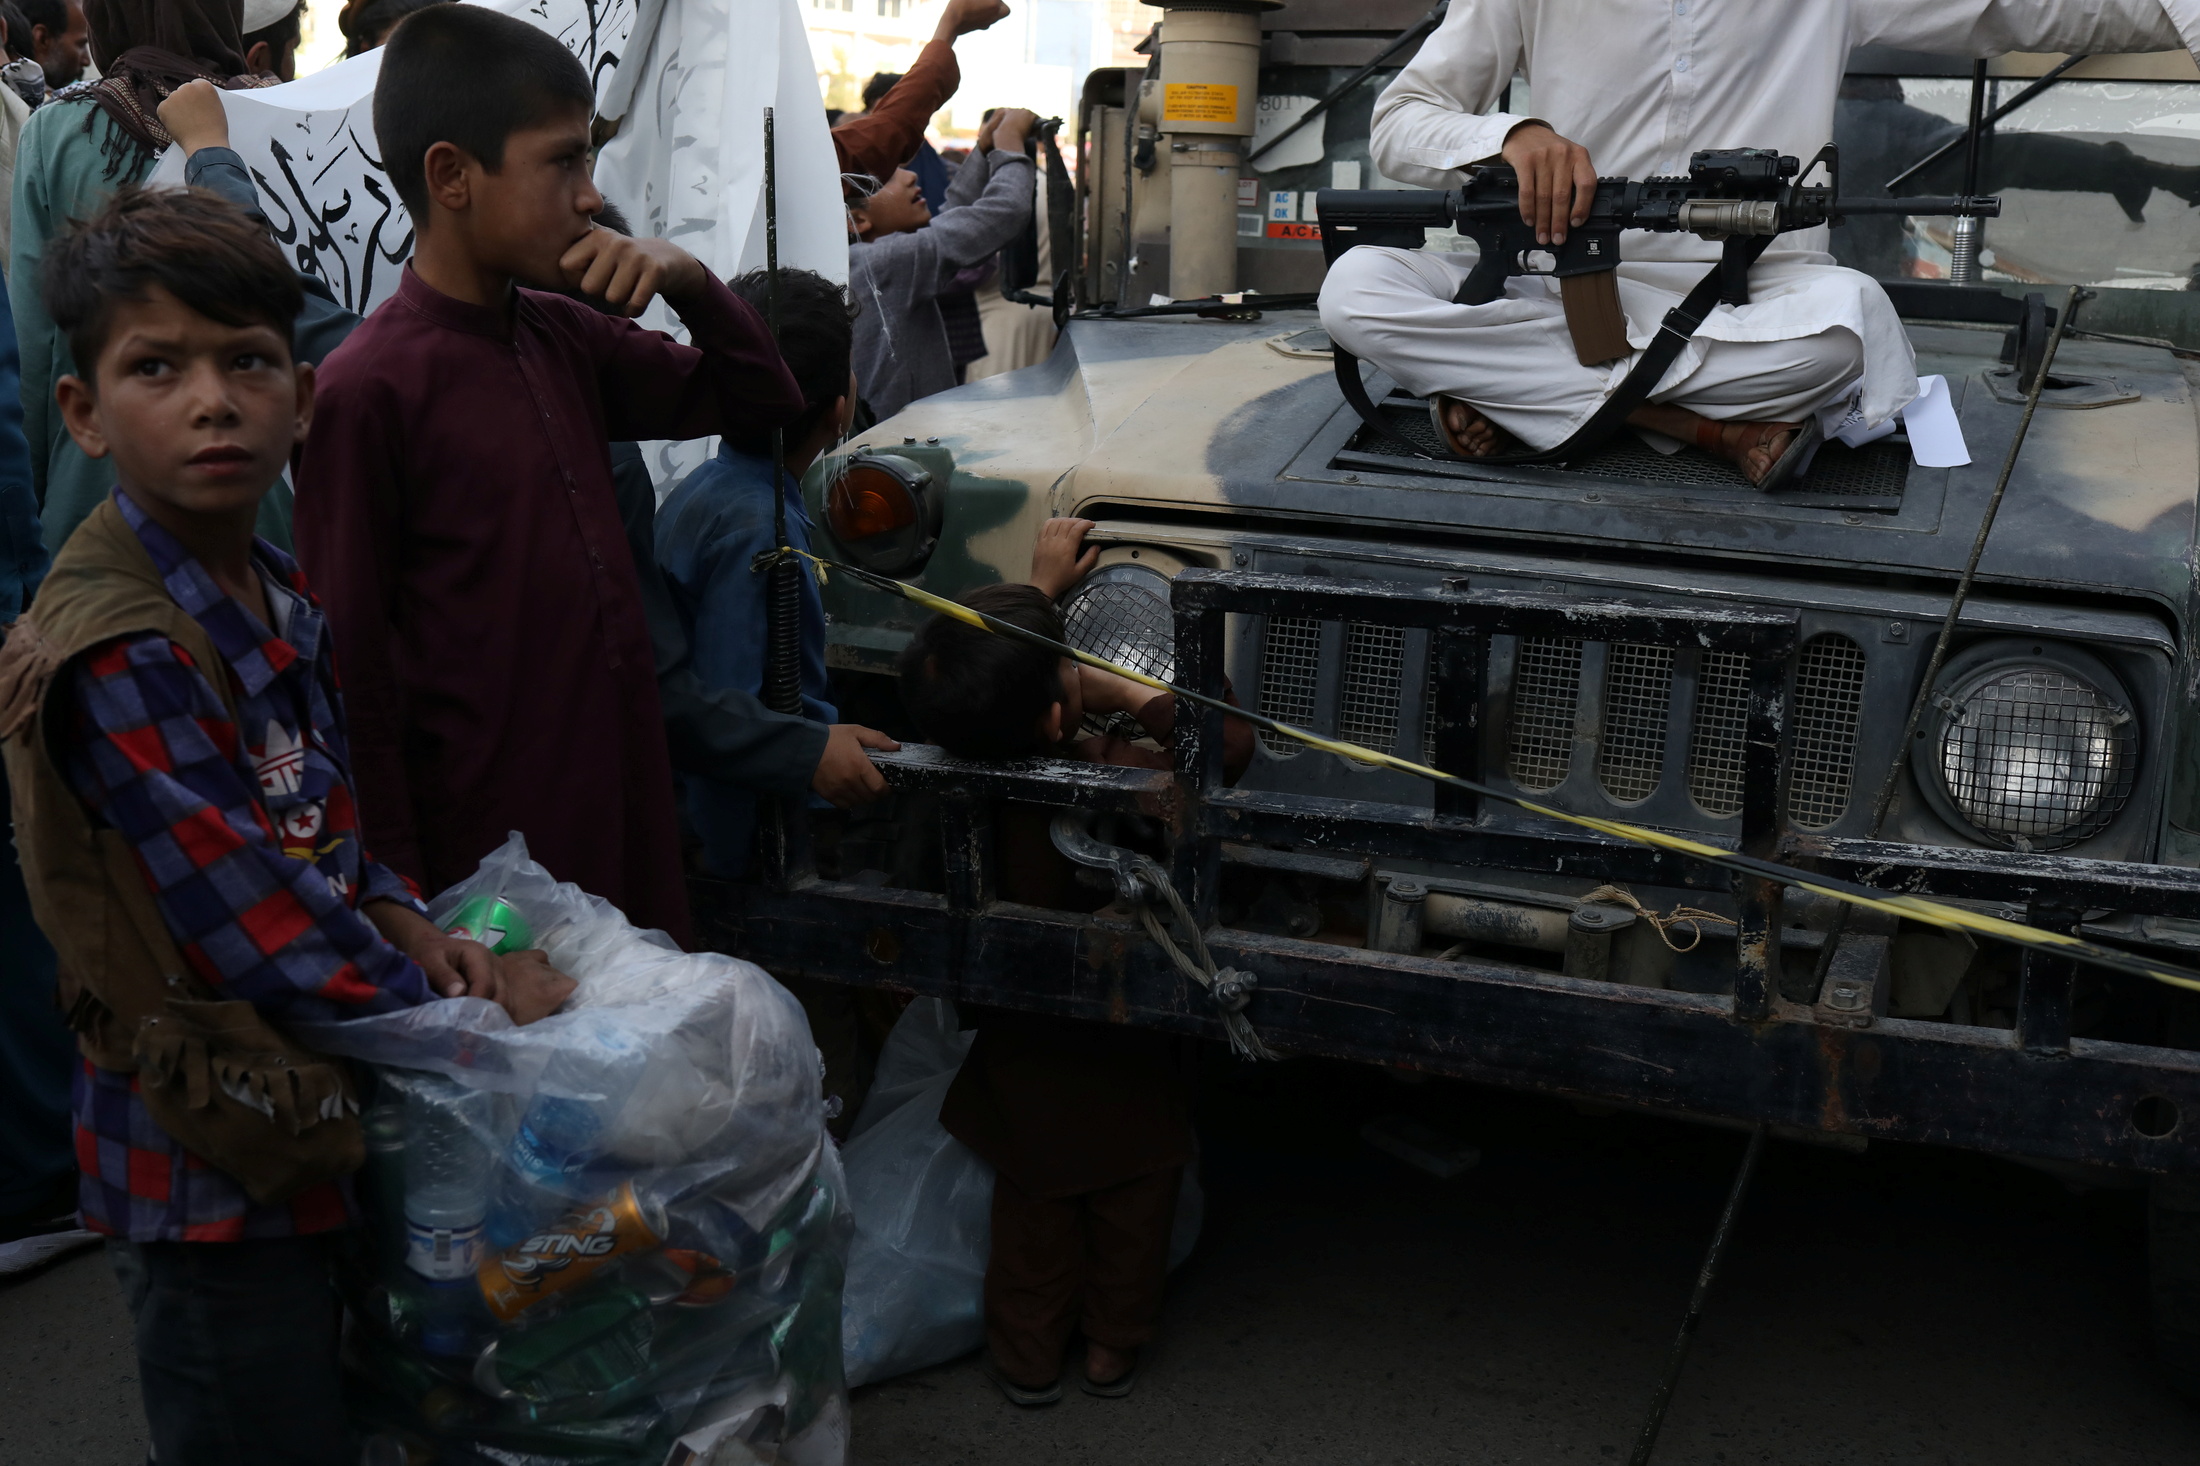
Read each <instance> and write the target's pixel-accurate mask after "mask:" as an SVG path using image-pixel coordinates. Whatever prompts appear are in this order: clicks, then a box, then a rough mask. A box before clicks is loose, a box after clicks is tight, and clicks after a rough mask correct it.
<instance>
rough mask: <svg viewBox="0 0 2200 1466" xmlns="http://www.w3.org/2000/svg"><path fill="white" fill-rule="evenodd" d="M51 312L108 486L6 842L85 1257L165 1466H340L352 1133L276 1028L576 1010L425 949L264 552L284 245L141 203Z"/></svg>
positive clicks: (479, 961) (342, 1080) (118, 219)
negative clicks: (59, 1041) (53, 955)
mask: <svg viewBox="0 0 2200 1466" xmlns="http://www.w3.org/2000/svg"><path fill="white" fill-rule="evenodd" d="M44 292H45V301H46V305H47V309H48V311H49V313H50V314H51V315H52V317H53V319H54V321H55V322H56V323H57V324H58V325H59V326H60V328H61V329H62V330H63V331H65V332H66V333H67V334H68V336H69V340H70V346H71V349H72V351H73V352H74V354H75V360H76V361H77V362H78V363H79V364H80V366H81V367H82V369H83V373H84V374H83V375H82V376H81V377H79V376H65V377H63V378H62V379H61V381H60V382H59V383H58V384H57V390H56V398H57V400H58V405H59V409H60V412H61V414H62V417H63V419H64V420H65V422H66V423H67V426H68V430H69V433H70V435H71V436H72V437H73V438H74V439H75V441H76V443H77V445H78V446H79V447H80V448H82V449H83V451H84V452H85V453H86V454H88V455H90V456H91V457H92V458H95V459H99V458H106V459H110V460H112V462H113V465H114V471H115V477H116V480H117V487H116V488H115V489H114V490H113V491H112V492H111V493H110V494H109V496H108V497H107V498H106V499H105V500H104V501H102V502H101V503H100V504H99V506H98V507H97V508H96V509H95V510H93V512H92V513H91V515H90V516H89V517H88V518H87V519H85V521H84V522H83V523H82V525H80V526H79V527H78V528H77V530H76V531H75V533H74V534H72V535H71V536H70V538H69V541H68V543H67V544H66V545H65V546H64V547H63V548H62V550H61V553H60V554H59V555H58V556H57V557H56V558H55V560H54V565H53V569H52V571H51V572H50V573H49V574H48V575H47V577H46V581H45V583H44V585H43V586H42V587H41V588H40V590H39V593H38V597H37V599H36V600H35V601H34V602H33V603H32V605H31V608H30V611H29V613H28V614H27V615H26V616H25V618H24V619H23V620H22V621H21V622H18V623H17V624H16V625H15V627H13V628H12V629H11V631H10V633H9V637H8V641H7V645H6V648H5V651H4V652H0V699H4V701H0V731H4V732H5V733H6V734H7V740H6V747H5V753H6V759H7V766H8V776H9V781H10V786H11V789H12V792H13V798H14V805H15V815H16V827H15V835H16V840H17V842H18V844H19V845H20V847H21V849H22V853H23V866H24V873H25V877H26V880H27V882H28V884H29V886H30V892H31V898H32V906H33V910H34V911H35V912H36V914H37V916H38V920H39V924H40V925H41V926H42V927H43V928H44V930H45V932H46V935H47V936H48V938H49V939H50V940H51V941H52V942H53V944H54V946H55V948H56V949H58V951H59V953H60V959H61V961H60V968H61V974H62V977H61V994H60V997H61V999H62V1004H63V1006H64V1008H65V1009H66V1010H67V1011H68V1013H69V1017H70V1022H71V1025H72V1026H73V1027H74V1028H75V1029H76V1030H77V1033H78V1042H79V1047H80V1050H81V1052H82V1054H83V1063H82V1067H81V1068H80V1070H79V1071H78V1073H77V1075H76V1079H75V1085H74V1090H75V1092H74V1105H73V1108H74V1112H75V1126H76V1150H77V1158H78V1164H79V1167H80V1168H81V1171H82V1174H83V1180H82V1186H81V1192H80V1204H81V1206H82V1209H83V1216H84V1223H85V1225H86V1226H88V1227H90V1228H91V1229H93V1230H95V1231H99V1232H103V1233H105V1234H107V1236H108V1237H109V1238H110V1242H109V1252H110V1256H111V1258H112V1260H113V1262H114V1266H115V1272H116V1276H117V1278H118V1279H119V1280H120V1281H121V1283H122V1286H123V1290H124V1296H125V1301H126V1302H127V1303H128V1305H129V1307H130V1309H131V1312H132V1314H133V1315H134V1317H135V1319H136V1344H137V1351H138V1363H139V1379H140V1384H141V1389H142V1392H143V1397H144V1401H145V1410H146V1415H147V1419H148V1423H149V1425H150V1427H151V1434H152V1439H153V1445H154V1448H155V1453H156V1454H157V1456H158V1458H159V1460H160V1461H161V1462H162V1463H163V1466H189V1463H197V1462H206V1463H215V1462H220V1463H223V1466H235V1463H239V1462H260V1461H274V1460H282V1461H316V1462H318V1461H327V1462H330V1463H335V1462H339V1461H348V1460H352V1459H355V1454H353V1453H350V1452H348V1451H347V1448H346V1446H345V1443H344V1421H343V1413H342V1406H341V1401H340V1397H339V1393H338V1376H337V1365H336V1342H337V1335H338V1320H339V1314H338V1304H337V1301H336V1297H335V1295H334V1293H333V1292H332V1291H331V1288H330V1285H329V1279H328V1271H327V1266H328V1257H329V1251H330V1245H331V1243H332V1241H333V1239H334V1238H335V1237H336V1236H337V1235H338V1234H340V1233H341V1232H342V1231H343V1230H344V1229H345V1228H347V1227H348V1226H349V1225H350V1224H351V1222H352V1221H353V1220H354V1219H355V1216H356V1209H355V1206H354V1204H353V1200H352V1196H351V1187H350V1177H349V1172H350V1171H352V1170H354V1169H356V1168H357V1166H358V1164H359V1161H360V1158H361V1142H360V1137H359V1133H358V1128H357V1121H356V1119H355V1117H354V1110H355V1108H356V1107H355V1105H354V1104H353V1101H352V1095H351V1093H350V1088H349V1082H348V1079H347V1077H346V1075H345V1074H344V1073H343V1072H342V1071H341V1069H340V1068H339V1067H338V1066H336V1065H334V1064H332V1063H330V1062H329V1061H327V1060H324V1059H321V1058H320V1057H318V1056H316V1055H314V1054H312V1053H310V1052H309V1051H307V1050H305V1049H303V1048H301V1047H299V1046H298V1045H296V1044H295V1043H294V1042H292V1041H291V1040H289V1039H288V1038H286V1037H285V1036H284V1035H283V1034H282V1032H281V1031H280V1029H279V1028H278V1027H277V1026H276V1025H278V1024H281V1023H284V1022H287V1021H291V1020H299V1019H343V1018H350V1017H356V1016H362V1015H366V1014H372V1013H385V1012H390V1011H392V1010H396V1009H402V1008H407V1007H411V1006H415V1005H418V1004H421V1003H426V1002H430V1001H433V1000H435V999H436V998H437V997H439V996H459V995H461V994H464V995H470V996H478V997H487V998H491V999H494V1000H498V1001H501V1002H503V1003H504V1005H505V1006H506V1007H507V1009H508V1010H509V1011H510V1012H511V1013H512V1016H513V1017H514V1018H515V1019H518V1020H519V1021H521V1022H526V1021H529V1020H531V1019H533V1018H536V1017H540V1016H542V1015H543V1014H545V1013H547V1012H549V1011H550V1010H551V1009H553V1008H554V1007H555V1006H556V1005H557V1004H558V1003H559V1002H561V1001H562V1000H563V998H564V995H565V993H566V992H567V991H569V990H570V987H571V984H570V983H569V982H567V981H566V979H564V978H562V977H559V976H558V975H556V974H555V973H553V972H551V971H550V970H549V969H548V968H547V967H545V966H543V965H542V960H541V954H540V953H533V954H528V955H527V956H526V957H525V958H524V959H521V960H514V959H511V958H499V957H496V956H493V955H492V954H491V953H490V952H489V951H488V950H487V949H486V948H484V947H482V946H480V945H479V944H476V943H472V942H465V941H460V940H457V939H454V938H451V937H447V936H445V935H444V934H443V933H441V932H439V931H438V930H436V928H435V927H434V925H432V924H431V923H430V922H429V921H428V919H427V917H426V915H425V914H424V913H423V912H422V910H421V907H420V903H419V900H418V897H417V894H416V893H415V892H414V891H413V890H412V889H411V888H410V887H409V886H408V885H407V884H406V883H405V882H404V881H402V880H401V879H399V878H398V877H397V876H395V875H393V874H392V873H391V872H390V871H389V870H387V869H385V868H384V867H383V866H381V865H379V864H377V863H376V862H375V860H374V859H373V857H372V856H371V855H369V854H368V853H367V851H366V850H365V848H364V847H363V846H362V845H361V843H360V837H359V830H358V820H357V813H356V804H357V801H356V794H355V791H354V789H353V787H352V784H351V779H350V775H349V772H348V766H349V754H348V750H347V730H346V727H345V722H344V716H343V705H342V702H341V700H340V697H339V694H338V689H337V680H336V674H335V669H334V667H333V665H332V664H331V660H330V650H329V641H328V635H327V629H326V626H325V624H324V622H323V620H322V617H321V610H320V606H319V605H318V603H317V602H316V601H315V600H314V598H313V595H312V593H311V591H309V590H308V589H307V587H306V584H305V581H304V579H303V578H302V577H301V576H300V575H299V573H298V570H297V567H296V566H295V565H293V564H292V563H291V561H290V559H289V558H288V557H287V556H285V555H284V554H282V553H281V552H280V551H279V550H276V549H274V548H273V547H271V546H270V545H268V544H267V543H266V542H265V541H262V540H256V539H255V538H254V537H253V533H252V526H253V521H254V517H255V515H256V514H257V513H258V510H259V504H260V499H261V496H262V495H264V494H265V493H266V492H267V490H268V488H269V487H270V486H271V485H272V484H273V483H274V482H275V480H276V478H277V476H278V475H279V474H280V473H281V471H282V468H283V465H284V463H285V462H286V461H287V460H288V458H289V455H290V452H291V450H292V448H293V447H294V446H295V445H296V444H297V442H298V441H299V440H300V439H301V438H302V437H304V435H305V431H306V424H307V422H308V420H309V419H310V417H311V415H312V407H313V369H312V368H311V367H310V366H302V365H297V364H295V363H293V361H292V360H291V354H290V331H291V324H292V320H293V318H294V317H295V316H296V314H297V311H298V306H299V298H300V291H299V287H298V283H297V278H296V276H295V275H294V274H293V273H292V272H291V269H290V267H289V265H288V264H287V263H286V262H285V261H284V259H283V257H282V254H281V252H280V251H279V250H278V249H277V248H276V247H275V244H274V242H273V241H272V240H271V239H269V238H268V236H267V233H266V231H265V230H264V229H262V228H261V227H260V225H259V224H257V223H256V222H254V221H253V220H251V219H249V218H247V217H246V216H245V215H244V214H243V213H242V212H240V211H239V210H237V209H236V208H234V207H233V206H231V205H229V204H227V203H224V202H223V201H221V200H220V199H218V198H216V197H214V196H213V195H211V194H207V193H201V192H198V191H195V190H190V191H183V190H179V191H174V192H161V193H151V192H142V191H139V190H136V189H129V190H125V191H124V192H122V193H121V194H119V195H117V197H116V198H115V199H114V200H113V201H111V202H110V203H109V204H108V205H107V206H106V207H105V208H104V209H102V210H101V211H100V212H99V213H98V214H97V215H95V216H94V217H93V218H92V219H91V220H90V221H89V222H87V223H83V224H80V225H77V226H74V227H72V228H71V229H70V230H69V231H68V232H66V233H64V234H62V235H61V236H59V237H57V238H56V239H55V240H54V241H53V243H52V244H51V245H50V247H49V249H48V252H47V255H46V263H45V279H44Z"/></svg>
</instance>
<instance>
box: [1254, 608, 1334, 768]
mask: <svg viewBox="0 0 2200 1466" xmlns="http://www.w3.org/2000/svg"><path fill="white" fill-rule="evenodd" d="M1321 653H1322V624H1321V622H1319V621H1316V620H1314V619H1313V618H1312V617H1308V616H1270V617H1269V618H1268V637H1267V646H1266V648H1265V649H1264V650H1263V652H1262V655H1261V664H1260V710H1261V711H1262V712H1264V713H1266V714H1267V715H1268V716H1269V717H1271V718H1274V719H1275V720H1276V721H1277V722H1279V723H1289V724H1290V725H1291V726H1292V727H1294V728H1304V727H1307V726H1308V725H1309V724H1311V723H1312V722H1313V721H1314V688H1315V684H1316V681H1317V679H1318V678H1319V676H1320V672H1321ZM1260 739H1261V742H1262V743H1265V744H1266V745H1267V746H1268V751H1269V752H1270V753H1272V754H1274V755H1275V756H1276V757H1278V758H1290V757H1292V756H1294V755H1296V754H1298V753H1301V752H1303V751H1304V745H1303V744H1298V743H1293V742H1292V741H1291V740H1290V739H1288V738H1282V737H1279V736H1277V735H1276V734H1274V733H1270V732H1268V731H1267V730H1266V729H1262V730H1261V735H1260Z"/></svg>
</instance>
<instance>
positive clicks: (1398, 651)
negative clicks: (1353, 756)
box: [1337, 625, 1406, 753]
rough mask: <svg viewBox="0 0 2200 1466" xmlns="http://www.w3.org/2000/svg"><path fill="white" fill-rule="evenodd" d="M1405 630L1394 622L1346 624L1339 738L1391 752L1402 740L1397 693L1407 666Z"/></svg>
mask: <svg viewBox="0 0 2200 1466" xmlns="http://www.w3.org/2000/svg"><path fill="white" fill-rule="evenodd" d="M1405 661H1406V634H1405V632H1404V631H1402V630H1400V629H1399V628H1398V627H1395V626H1360V625H1351V626H1347V627H1346V628H1345V637H1344V692H1343V697H1342V699H1341V702H1340V704H1339V706H1338V709H1337V736H1338V737H1339V738H1342V739H1343V740H1344V741H1345V742H1347V743H1357V744H1359V745H1360V746H1361V747H1363V748H1372V749H1376V750H1378V751H1380V752H1383V753H1389V752H1390V751H1391V748H1392V745H1394V744H1395V743H1397V741H1398V693H1399V689H1400V685H1401V684H1400V680H1399V679H1400V676H1401V674H1402V673H1403V672H1404V670H1405Z"/></svg>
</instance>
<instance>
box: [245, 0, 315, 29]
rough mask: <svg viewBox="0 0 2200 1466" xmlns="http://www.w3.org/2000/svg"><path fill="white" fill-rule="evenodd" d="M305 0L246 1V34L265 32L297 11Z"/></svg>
mask: <svg viewBox="0 0 2200 1466" xmlns="http://www.w3.org/2000/svg"><path fill="white" fill-rule="evenodd" d="M304 3H305V0H244V33H245V34H246V35H248V36H249V35H251V34H252V33H253V32H254V31H264V30H266V29H267V28H268V27H269V26H271V25H273V24H275V22H277V21H279V20H281V19H282V18H283V17H285V16H287V15H289V14H290V12H291V11H293V10H296V9H297V8H298V7H299V6H300V5H302V4H304Z"/></svg>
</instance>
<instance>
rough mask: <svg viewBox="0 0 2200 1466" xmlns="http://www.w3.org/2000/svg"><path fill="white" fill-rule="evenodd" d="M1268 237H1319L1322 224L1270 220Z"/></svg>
mask: <svg viewBox="0 0 2200 1466" xmlns="http://www.w3.org/2000/svg"><path fill="white" fill-rule="evenodd" d="M1268 237H1269V238H1270V239H1319V238H1321V237H1322V226H1321V225H1319V224H1284V223H1280V222H1277V221H1274V220H1271V221H1270V222H1269V225H1268Z"/></svg>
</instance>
